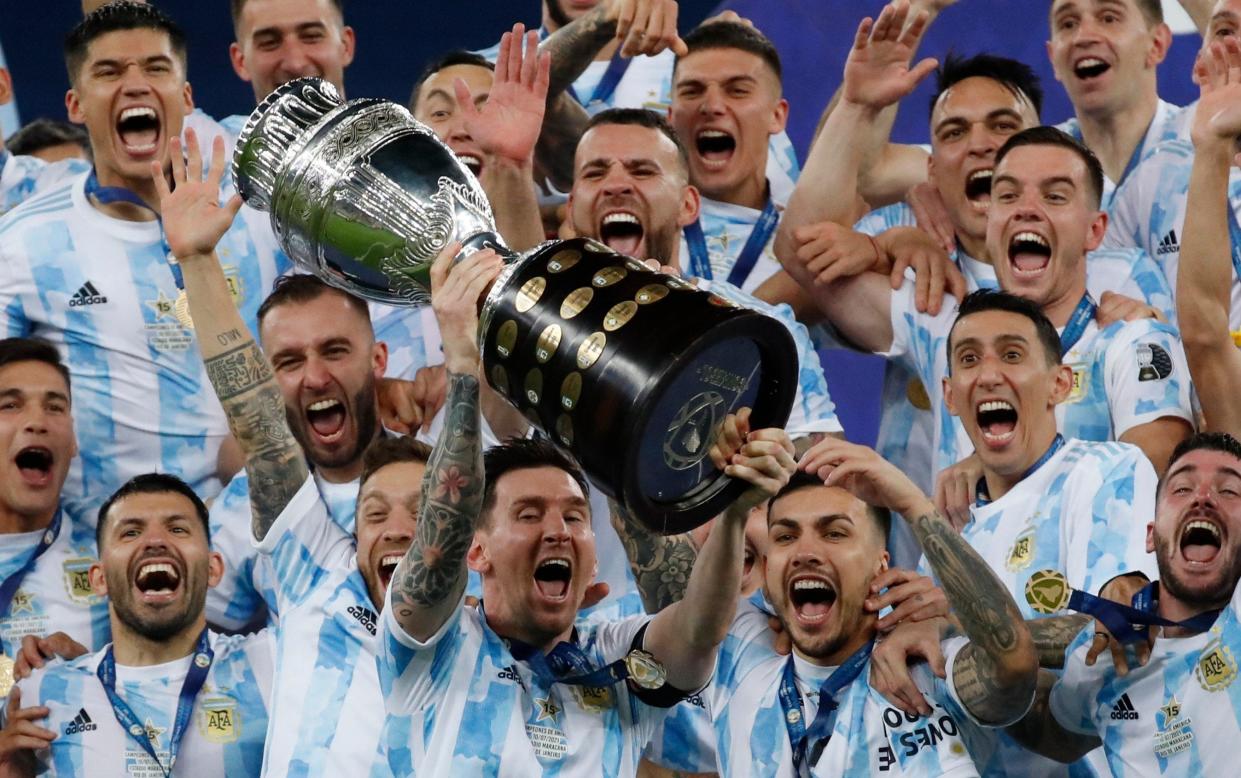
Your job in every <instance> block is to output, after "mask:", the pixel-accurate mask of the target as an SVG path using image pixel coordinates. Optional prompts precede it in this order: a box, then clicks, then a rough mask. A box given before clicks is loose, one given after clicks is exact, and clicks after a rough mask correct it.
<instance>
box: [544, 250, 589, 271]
mask: <svg viewBox="0 0 1241 778" xmlns="http://www.w3.org/2000/svg"><path fill="white" fill-rule="evenodd" d="M581 259H582V254H581V252H579V251H574V250H573V249H565V250H564V251H558V252H556V253H555V254H554V255H552V258H551V259H549V260H547V272H549V273H563V272H564V271H566V270H568V269H569V268H571V267H573V266H574V265H576V264H577V263H578V262H580V261H581Z"/></svg>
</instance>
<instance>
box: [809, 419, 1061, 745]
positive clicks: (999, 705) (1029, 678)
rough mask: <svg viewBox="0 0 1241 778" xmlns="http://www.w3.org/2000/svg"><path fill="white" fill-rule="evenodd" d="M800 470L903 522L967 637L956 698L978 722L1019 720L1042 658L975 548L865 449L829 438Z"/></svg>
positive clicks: (957, 663) (956, 674) (957, 665)
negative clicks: (896, 514) (846, 490)
mask: <svg viewBox="0 0 1241 778" xmlns="http://www.w3.org/2000/svg"><path fill="white" fill-rule="evenodd" d="M801 467H802V469H804V470H806V471H807V472H810V473H815V474H817V475H818V476H819V477H820V478H822V479H823V482H824V483H825V484H826V485H828V486H839V487H842V488H844V489H848V490H849V491H850V492H852V493H853V494H854V495H855V496H857V497H858V498H859V499H861V500H863V501H864V502H866V503H868V504H870V505H875V506H878V507H883V508H888V509H889V510H892V511H895V512H896V513H899V514H900V515H901V516H902V517H903V518H904V519H905V521H906V522H907V523H908V524H909V527H910V529H912V530H913V533H914V536H915V537H917V538H918V543H919V544H920V545H921V546H922V551H923V553H924V554H925V555H926V558H927V561H929V562H930V564H931V569H932V570H934V571H935V577H936V578H938V579H939V582H940V586H941V587H943V590H944V594H945V595H946V596H947V597H948V602H949V604H950V605H951V606H952V608H953V611H954V613H955V614H956V617H957V620H958V622H959V623H960V626H961V630H962V632H964V633H965V635H966V637H968V638H969V640H970V642H969V644H968V645H967V646H965V648H963V649H962V650H961V651H960V653H958V654H957V657H956V659H955V660H954V664H953V683H954V686H955V690H956V693H957V696H958V697H959V698H960V700H961V702H962V703H963V704H964V705H965V707H966V708H967V709H968V710H969V712H970V714H971V715H973V716H974V717H975V718H977V719H978V720H979V721H982V722H986V723H991V724H996V725H1001V724H1008V723H1010V722H1012V721H1014V720H1016V719H1017V718H1018V717H1020V716H1021V714H1022V713H1024V712H1025V710H1026V708H1027V707H1028V706H1029V704H1030V699H1031V696H1032V695H1033V694H1034V687H1035V681H1036V673H1037V670H1038V656H1037V654H1036V652H1035V648H1034V642H1033V640H1032V639H1031V637H1030V631H1029V629H1028V628H1027V627H1026V625H1025V622H1024V620H1023V619H1022V617H1021V612H1020V611H1019V610H1018V609H1017V603H1015V602H1013V598H1012V596H1011V595H1010V594H1009V593H1008V590H1007V589H1005V588H1004V584H1003V583H1002V582H1001V581H1000V579H999V578H998V577H997V576H996V575H995V573H994V572H992V570H991V568H990V567H988V566H987V563H986V562H985V561H984V560H983V558H982V557H980V556H979V555H978V552H976V551H975V550H974V549H973V548H971V547H970V545H969V543H967V542H966V541H965V539H964V538H962V537H961V535H960V534H958V533H957V531H956V530H955V529H953V527H952V525H951V524H950V523H949V522H948V521H947V520H946V519H944V518H943V517H942V516H940V514H939V512H938V511H937V510H935V506H934V505H933V504H932V503H931V501H930V499H928V498H927V497H926V495H924V494H923V493H922V492H921V490H919V489H918V487H917V486H915V485H914V483H913V482H912V481H910V480H909V478H908V477H907V476H906V475H905V474H904V473H902V472H901V471H900V470H898V469H897V468H896V467H895V466H893V465H892V464H890V463H889V462H887V461H885V460H884V459H883V458H882V457H880V456H879V455H878V454H876V453H875V452H874V451H873V450H871V449H869V448H866V447H865V446H858V445H855V444H852V443H846V442H844V441H840V440H834V439H829V440H824V441H823V442H821V443H819V444H818V445H817V446H815V447H814V448H813V449H811V450H810V451H809V452H807V454H806V456H805V457H804V458H803V459H802V463H801Z"/></svg>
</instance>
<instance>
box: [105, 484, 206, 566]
mask: <svg viewBox="0 0 1241 778" xmlns="http://www.w3.org/2000/svg"><path fill="white" fill-rule="evenodd" d="M135 494H179V495H181V496H182V497H184V498H185V499H187V500H189V501H190V502H191V503H193V504H194V512H195V513H197V514H198V519H199V521H201V522H202V523H203V533H204V534H205V535H206V537H207V543H208V545H210V543H211V520H210V517H209V515H208V513H207V505H206V504H205V503H204V502H203V501H202V498H201V497H199V496H198V495H197V494H196V493H195V492H194V490H193V489H191V488H190V485H189V484H187V483H186V482H185V481H182V480H181V479H180V478H178V477H177V476H175V475H172V474H170V473H143V474H142V475H136V476H134V477H133V478H131V479H129V480H128V481H126V482H125V483H124V484H122V485H121V488H120V489H117V490H116V491H115V492H113V493H112V496H110V497H109V498H108V499H106V500H104V503H103V505H100V506H99V515H98V517H97V519H96V521H95V547H96V548H98V549H99V550H100V551H101V552H102V550H103V525H104V522H105V521H106V520H107V518H108V511H110V510H112V506H113V505H115V504H116V503H118V502H120V501H121V500H123V499H125V498H126V497H130V496H132V495H135Z"/></svg>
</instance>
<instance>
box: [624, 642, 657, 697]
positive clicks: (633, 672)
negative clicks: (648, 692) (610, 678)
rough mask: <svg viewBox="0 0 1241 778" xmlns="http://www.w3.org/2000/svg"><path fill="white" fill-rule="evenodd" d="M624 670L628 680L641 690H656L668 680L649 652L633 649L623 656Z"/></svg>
mask: <svg viewBox="0 0 1241 778" xmlns="http://www.w3.org/2000/svg"><path fill="white" fill-rule="evenodd" d="M625 669H626V670H628V671H629V680H630V681H633V684H634V685H635V686H637V687H638V688H641V689H658V688H660V687H661V686H663V685H664V682H665V681H667V680H668V671H667V670H665V669H664V666H663V665H661V664H660V663H659V660H658V659H656V658H655V656H654V655H653V654H651V653H650V652H649V651H643V650H642V649H640V648H635V649H634V650H632V651H630V652H629V653H628V654H625Z"/></svg>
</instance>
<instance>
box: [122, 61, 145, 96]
mask: <svg viewBox="0 0 1241 778" xmlns="http://www.w3.org/2000/svg"><path fill="white" fill-rule="evenodd" d="M121 88H122V89H123V90H124V92H125V94H127V95H139V94H146V93H148V92H150V91H151V84H150V83H149V82H148V81H147V78H146V74H145V73H144V72H143V71H142V66H141V65H138V64H136V63H135V64H133V65H131V66H130V67H127V68H125V72H124V74H123V75H122V76H121Z"/></svg>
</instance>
